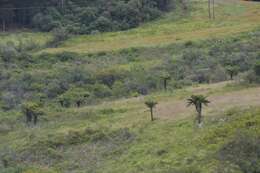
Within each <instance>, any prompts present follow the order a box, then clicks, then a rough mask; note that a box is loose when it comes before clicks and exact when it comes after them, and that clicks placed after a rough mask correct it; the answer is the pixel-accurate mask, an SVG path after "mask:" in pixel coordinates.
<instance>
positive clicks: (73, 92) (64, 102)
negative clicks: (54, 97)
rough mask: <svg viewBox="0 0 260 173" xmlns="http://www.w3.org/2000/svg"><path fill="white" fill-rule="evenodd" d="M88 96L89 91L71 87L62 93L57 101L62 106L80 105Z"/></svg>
mask: <svg viewBox="0 0 260 173" xmlns="http://www.w3.org/2000/svg"><path fill="white" fill-rule="evenodd" d="M89 97H90V93H89V92H88V91H87V90H86V89H83V88H71V89H70V90H68V91H67V92H65V93H64V94H62V95H60V96H59V97H58V102H59V103H60V105H61V106H62V107H70V106H73V105H75V106H77V107H80V106H82V105H83V104H84V103H85V102H86V101H88V98H89Z"/></svg>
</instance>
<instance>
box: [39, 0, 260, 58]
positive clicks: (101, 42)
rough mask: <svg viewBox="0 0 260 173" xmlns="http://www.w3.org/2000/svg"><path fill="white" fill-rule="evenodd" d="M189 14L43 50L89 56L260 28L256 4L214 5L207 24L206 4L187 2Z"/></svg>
mask: <svg viewBox="0 0 260 173" xmlns="http://www.w3.org/2000/svg"><path fill="white" fill-rule="evenodd" d="M190 3H191V8H192V10H191V9H190V10H191V11H181V13H183V14H180V11H178V12H173V13H169V14H168V15H166V16H165V17H164V19H160V20H158V21H156V22H153V23H150V24H146V25H144V26H142V27H139V28H137V29H132V30H130V31H125V32H116V33H105V34H100V35H94V36H76V37H73V38H71V39H69V40H68V41H66V42H65V43H63V44H62V45H61V46H60V47H58V48H52V49H47V50H44V52H50V53H57V52H62V51H65V50H66V51H72V52H78V53H91V52H92V53H93V52H99V51H115V50H120V49H126V48H131V47H150V46H160V45H167V44H170V43H175V42H185V41H188V40H198V39H208V38H214V37H215V38H216V37H218V38H219V37H224V36H228V35H231V34H238V33H241V32H246V31H251V30H253V29H255V28H257V27H259V25H260V19H259V15H260V14H259V13H260V12H259V11H260V10H259V9H260V4H259V2H250V1H238V0H227V1H217V5H216V20H215V21H210V20H208V14H207V1H205V0H199V1H191V2H190Z"/></svg>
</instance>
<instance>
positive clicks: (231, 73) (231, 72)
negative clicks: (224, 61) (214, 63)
mask: <svg viewBox="0 0 260 173" xmlns="http://www.w3.org/2000/svg"><path fill="white" fill-rule="evenodd" d="M226 71H227V73H228V75H229V76H230V80H233V79H234V76H236V75H237V74H238V72H239V67H237V66H227V67H226Z"/></svg>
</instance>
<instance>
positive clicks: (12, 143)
mask: <svg viewBox="0 0 260 173" xmlns="http://www.w3.org/2000/svg"><path fill="white" fill-rule="evenodd" d="M191 3H192V5H191V7H192V10H191V11H187V12H185V13H184V12H183V14H178V15H177V14H176V13H169V14H167V15H166V16H164V18H162V19H159V20H158V21H154V22H152V23H148V24H145V25H143V26H141V27H139V28H136V29H132V30H129V31H124V32H114V33H104V34H99V35H81V36H75V37H72V38H70V39H69V40H66V41H65V42H64V43H62V44H61V45H59V46H58V47H57V48H45V47H44V44H45V43H47V42H49V41H50V40H51V34H47V33H46V34H42V33H15V34H10V35H8V34H7V35H6V34H3V35H0V38H1V40H0V44H5V43H7V42H9V41H13V42H14V43H12V44H17V45H18V47H19V44H21V43H23V41H24V42H28V43H29V45H30V44H31V43H32V45H34V43H33V42H35V43H37V44H40V46H39V47H36V48H32V49H31V48H28V50H29V51H27V49H26V48H25V49H24V50H25V52H24V50H23V49H22V51H21V52H22V53H20V52H19V51H16V49H18V48H16V47H15V46H14V47H13V49H14V50H13V51H14V52H15V53H17V54H18V55H17V56H14V57H13V58H11V59H9V55H12V50H11V51H10V50H9V49H7V58H6V59H4V60H5V61H1V64H0V65H1V69H0V78H1V80H0V87H1V91H0V96H1V99H2V98H3V99H2V100H0V107H1V109H0V173H252V172H259V171H260V153H259V151H260V148H259V146H260V87H259V85H257V84H252V83H250V82H248V83H247V81H246V77H245V76H246V75H248V74H249V73H250V72H251V71H252V67H253V64H254V63H255V61H256V60H259V57H260V52H259V48H260V42H259V40H260V32H259V28H258V27H259V26H260V17H259V15H260V4H259V3H257V2H249V1H237V0H226V1H225V0H218V1H217V7H216V17H217V18H216V20H215V21H209V20H208V18H207V8H206V7H207V2H206V1H205V0H203V1H202V0H199V1H191ZM176 15H177V16H176ZM251 31H252V32H251ZM19 39H21V40H23V41H19ZM9 44H10V43H9ZM7 46H8V45H7ZM10 47H11V46H10ZM143 47H146V48H143ZM121 49H123V50H121ZM118 50H120V51H118ZM10 52H11V53H10ZM68 52H73V53H68ZM20 54H21V56H19V55H20ZM10 57H11V56H10ZM230 64H231V65H233V64H235V65H237V66H239V72H238V74H237V75H236V76H235V80H232V81H231V80H229V78H230V76H229V74H227V72H226V69H225V68H226V67H227V66H229V65H230ZM162 71H163V72H164V71H166V72H168V73H169V75H171V76H172V79H171V81H169V84H168V90H167V91H163V87H162V77H161V74H158V73H160V72H162ZM201 73H202V75H201ZM196 75H197V76H196ZM220 81H221V82H220ZM131 82H132V83H131ZM212 82H215V83H212ZM126 88H127V89H126ZM61 90H62V91H61ZM81 94H83V95H84V98H85V96H86V97H87V100H86V103H85V104H82V105H80V106H76V105H75V103H74V102H75V101H78V100H77V99H78V97H81V96H82V95H81ZM193 94H203V95H205V96H207V98H208V99H209V101H210V104H209V105H208V107H203V125H202V127H198V126H197V124H196V123H195V116H196V111H195V108H194V107H187V98H189V97H190V96H191V95H193ZM67 99H68V100H69V101H71V102H72V103H71V105H68V106H64V105H63V104H64V103H63V102H62V103H61V101H67ZM28 100H30V101H31V100H32V101H35V102H37V103H38V102H39V103H40V104H42V105H41V108H39V109H40V110H41V114H40V115H39V119H38V120H39V121H38V124H37V125H33V124H28V123H26V120H25V113H24V111H22V107H23V102H25V101H28ZM146 100H154V101H157V102H158V105H157V106H156V108H155V110H154V116H155V121H153V122H151V121H150V112H149V109H148V108H147V107H146V105H145V104H144V103H145V101H146Z"/></svg>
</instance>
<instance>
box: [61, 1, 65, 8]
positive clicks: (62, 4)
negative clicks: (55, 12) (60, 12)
mask: <svg viewBox="0 0 260 173" xmlns="http://www.w3.org/2000/svg"><path fill="white" fill-rule="evenodd" d="M64 4H65V0H61V8H62V9H63V8H64Z"/></svg>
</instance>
